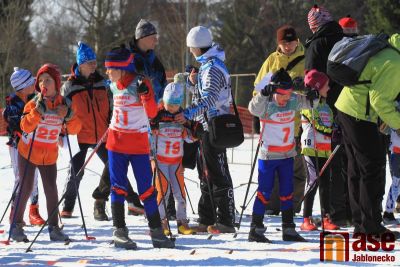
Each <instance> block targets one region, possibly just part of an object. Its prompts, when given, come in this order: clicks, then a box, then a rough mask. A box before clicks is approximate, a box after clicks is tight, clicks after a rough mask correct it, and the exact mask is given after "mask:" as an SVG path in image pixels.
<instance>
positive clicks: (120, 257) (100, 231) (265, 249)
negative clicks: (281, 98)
mask: <svg viewBox="0 0 400 267" xmlns="http://www.w3.org/2000/svg"><path fill="white" fill-rule="evenodd" d="M256 142H257V140H255V141H254V144H253V146H254V147H255V146H256ZM5 143H6V139H5V138H4V137H0V144H5ZM2 147H3V148H2V149H1V150H0V182H1V183H0V184H1V186H0V212H1V214H0V215H2V213H3V212H4V209H5V207H6V204H7V202H8V200H9V198H10V196H11V190H12V185H13V183H14V178H13V173H12V169H11V167H10V160H9V156H8V151H7V149H6V146H5V145H2ZM251 147H252V141H251V139H246V141H245V143H244V144H243V145H242V146H240V147H239V148H237V149H235V151H234V152H233V154H232V153H231V151H228V157H229V158H230V160H232V155H233V164H230V170H231V174H232V178H233V183H234V187H237V188H235V199H236V207H237V208H238V209H239V207H240V206H241V205H242V202H243V199H244V195H245V191H246V186H241V187H238V186H239V185H241V184H244V183H247V181H248V179H249V175H250V162H251ZM66 155H67V154H65V155H64V154H62V155H60V157H59V161H58V169H59V172H58V190H59V193H61V191H62V190H63V186H64V181H65V179H66V172H67V170H66V167H67V164H68V157H67V156H66ZM102 168H103V165H102V163H101V161H100V160H99V159H98V158H97V157H94V159H93V160H92V161H91V162H90V163H89V165H88V169H87V171H86V173H85V177H84V179H83V181H82V183H81V187H80V194H81V198H82V203H83V213H84V215H85V221H86V225H87V229H88V234H89V235H90V236H94V237H96V240H94V241H86V240H85V238H84V237H85V236H84V232H83V229H81V225H82V223H81V218H80V217H79V209H78V208H76V209H75V213H74V216H75V217H74V218H72V219H64V220H63V223H64V224H65V227H64V229H65V231H66V233H67V234H68V235H69V236H70V238H71V239H73V242H71V243H70V244H69V245H67V246H66V245H64V244H62V243H54V242H50V241H49V237H48V233H47V230H45V231H44V232H43V233H42V234H41V235H40V236H39V238H38V240H37V242H36V243H35V244H34V245H33V252H30V253H25V250H26V248H27V247H28V245H29V244H25V243H22V244H21V243H13V242H12V243H11V244H10V245H9V246H6V245H3V244H0V265H12V266H22V265H25V266H31V265H52V266H132V265H144V266H165V265H167V266H169V265H174V266H194V265H201V266H210V265H218V266H232V265H249V266H262V265H286V266H287V265H315V264H321V265H322V264H324V265H327V264H328V265H339V264H340V263H339V262H330V263H322V262H320V260H319V255H320V248H319V232H313V233H302V234H303V236H305V237H306V238H307V240H309V242H308V243H290V242H283V241H282V240H281V232H280V228H281V225H280V220H281V219H280V217H268V218H267V217H266V219H265V223H266V225H267V226H268V230H267V235H268V238H269V239H271V240H272V241H273V244H259V243H249V242H247V234H248V231H249V224H250V217H249V216H245V217H244V219H243V222H242V227H241V228H240V230H239V231H238V235H237V237H236V238H234V237H233V235H232V234H225V235H220V236H214V237H213V238H212V239H211V240H208V239H207V235H192V236H178V237H177V240H176V248H175V249H153V247H152V245H151V241H150V237H149V236H148V227H147V223H146V221H145V219H144V218H143V217H135V216H126V220H127V225H128V227H129V230H130V236H131V238H132V239H133V240H134V241H136V242H137V244H138V247H139V249H138V250H136V251H126V250H119V249H115V248H114V247H113V246H112V245H110V244H109V242H110V240H111V235H112V223H111V221H109V222H97V221H95V220H94V219H93V216H92V212H93V199H92V198H91V193H92V191H93V189H94V188H95V187H96V186H97V184H98V181H99V173H101V171H102ZM129 176H130V178H132V176H133V175H132V173H130V175H129ZM255 176H256V175H255ZM185 177H186V178H187V179H186V185H187V188H188V190H189V194H190V197H191V200H192V202H193V205H194V209H195V212H197V201H198V199H199V195H200V193H199V192H200V190H199V184H198V179H197V175H196V171H192V170H186V171H185ZM387 180H388V181H387V187H388V186H389V185H390V182H391V179H390V176H389V174H388V179H387ZM131 181H134V179H131ZM254 181H256V178H254ZM133 183H134V182H133ZM134 187H135V186H134ZM255 188H256V186H255V185H252V186H251V189H250V193H253V192H254V190H255ZM317 196H318V194H317ZM315 203H316V204H315V207H314V210H315V212H314V215H318V214H319V212H318V211H319V205H318V199H317V198H316V202H315ZM39 204H40V211H41V214H42V216H43V217H45V216H46V210H45V197H44V193H43V190H42V186H41V183H40V196H39ZM251 207H252V204H250V205H249V207H248V209H247V210H246V211H245V214H247V215H248V214H250V213H251ZM107 209H108V213H109V214H110V213H111V211H110V206H109V204H108V207H107ZM187 210H188V215H189V218H191V221H192V222H194V220H195V219H196V218H197V215H196V214H193V213H192V212H191V209H190V206H189V205H188V209H187ZM7 216H8V214H7ZM26 216H27V214H26ZM396 216H397V217H398V216H399V215H398V214H397V215H396ZM6 218H8V217H6ZM25 220H26V221H28V218H27V217H26V218H25ZM295 221H296V224H297V227H299V226H300V223H301V218H300V217H299V216H297V217H296V219H295ZM171 226H172V228H173V232H174V233H176V225H175V223H174V222H172V223H171ZM8 228H9V225H8V220H4V222H3V224H2V225H0V229H2V230H5V232H6V233H5V234H3V235H1V234H0V240H5V239H7V237H8V233H7V231H8ZM25 230H26V233H27V235H28V238H29V239H30V240H32V239H33V238H34V236H35V235H36V233H37V231H38V230H39V228H37V227H31V226H28V227H25ZM351 230H352V229H343V231H351ZM399 248H400V243H399V242H396V244H395V250H394V251H392V252H389V253H388V254H389V255H390V256H395V257H396V261H395V262H392V263H387V262H386V263H381V265H394V266H399V265H400V253H399ZM193 249H196V251H195V253H194V254H193ZM384 254H385V253H384V252H381V251H380V252H375V253H374V254H372V253H370V255H384ZM353 255H354V252H352V251H351V252H350V262H346V265H353V266H366V265H367V266H374V265H379V263H365V262H362V263H359V262H358V263H357V262H352V261H351V259H352V258H353Z"/></svg>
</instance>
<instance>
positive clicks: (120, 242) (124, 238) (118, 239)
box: [113, 226, 137, 250]
mask: <svg viewBox="0 0 400 267" xmlns="http://www.w3.org/2000/svg"><path fill="white" fill-rule="evenodd" d="M113 241H114V246H115V247H116V248H124V249H128V250H131V249H136V248H137V245H136V243H135V242H134V241H132V239H130V238H129V230H128V228H127V227H126V226H125V227H124V228H115V230H114V232H113Z"/></svg>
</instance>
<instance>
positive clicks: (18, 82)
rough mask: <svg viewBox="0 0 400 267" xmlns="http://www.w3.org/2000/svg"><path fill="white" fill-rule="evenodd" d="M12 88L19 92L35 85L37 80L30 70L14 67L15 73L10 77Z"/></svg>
mask: <svg viewBox="0 0 400 267" xmlns="http://www.w3.org/2000/svg"><path fill="white" fill-rule="evenodd" d="M10 82H11V86H12V87H13V88H14V90H15V91H17V92H18V91H19V90H22V89H25V88H26V87H29V86H31V85H33V84H35V78H34V77H33V76H32V73H31V72H30V71H29V70H24V69H20V68H18V67H14V72H13V74H11V77H10Z"/></svg>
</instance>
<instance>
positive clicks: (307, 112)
mask: <svg viewBox="0 0 400 267" xmlns="http://www.w3.org/2000/svg"><path fill="white" fill-rule="evenodd" d="M304 85H305V86H306V87H308V88H309V89H311V90H317V91H318V93H319V95H320V99H319V101H318V104H317V105H316V106H315V107H312V108H313V109H303V110H302V111H301V127H302V129H303V133H302V135H301V147H302V150H301V154H303V155H304V159H305V162H306V165H307V171H308V182H307V189H306V192H308V190H311V191H310V192H308V193H307V196H306V197H305V199H304V208H303V224H302V225H301V226H300V229H301V230H303V231H313V230H317V226H316V225H315V224H314V223H313V221H312V219H311V215H312V209H313V203H314V197H315V194H316V192H317V188H318V186H319V196H320V200H321V211H322V214H323V215H324V219H323V228H324V229H325V230H337V229H339V227H338V226H336V225H335V224H333V223H332V222H331V220H330V218H329V214H330V174H329V173H330V172H329V171H324V173H323V174H322V175H321V177H319V180H318V181H316V180H317V177H318V176H317V173H316V172H319V171H320V169H321V167H322V166H323V165H324V164H325V162H326V160H327V158H328V157H329V155H330V154H331V135H332V125H333V113H332V110H331V109H330V107H329V106H328V104H326V97H327V92H328V91H329V78H328V76H326V75H325V74H324V73H322V72H318V71H317V70H315V69H313V70H310V71H309V72H307V73H306V76H305V78H304ZM317 185H318V186H317Z"/></svg>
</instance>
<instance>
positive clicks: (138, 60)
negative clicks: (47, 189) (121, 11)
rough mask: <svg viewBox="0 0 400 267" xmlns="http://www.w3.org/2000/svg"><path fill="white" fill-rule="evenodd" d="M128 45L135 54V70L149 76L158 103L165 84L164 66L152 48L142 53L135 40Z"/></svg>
mask: <svg viewBox="0 0 400 267" xmlns="http://www.w3.org/2000/svg"><path fill="white" fill-rule="evenodd" d="M129 45H130V49H131V52H132V53H134V54H135V67H136V71H137V73H139V74H143V75H145V76H147V77H150V80H151V85H152V87H153V90H154V97H155V100H156V102H157V103H158V102H159V101H160V100H162V97H163V94H164V89H165V86H167V77H166V75H165V69H164V66H163V64H162V63H161V61H160V60H159V59H158V57H157V56H156V55H155V53H154V51H153V50H150V51H148V52H146V53H144V52H143V51H141V50H140V49H139V48H138V46H137V44H136V41H132V42H130V43H129Z"/></svg>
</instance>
